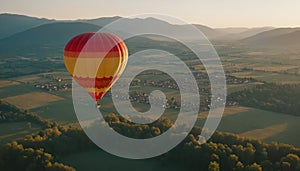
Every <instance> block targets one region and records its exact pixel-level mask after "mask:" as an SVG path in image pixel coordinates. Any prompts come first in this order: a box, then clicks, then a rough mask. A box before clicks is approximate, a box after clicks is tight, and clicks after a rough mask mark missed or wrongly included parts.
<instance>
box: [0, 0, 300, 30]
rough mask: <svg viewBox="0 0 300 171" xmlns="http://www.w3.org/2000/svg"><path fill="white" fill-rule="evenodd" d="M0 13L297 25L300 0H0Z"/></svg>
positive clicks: (225, 24)
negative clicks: (167, 17)
mask: <svg viewBox="0 0 300 171" xmlns="http://www.w3.org/2000/svg"><path fill="white" fill-rule="evenodd" d="M0 13H16V14H24V15H29V16H34V17H40V18H50V19H63V20H65V19H91V18H99V17H104V16H123V17H128V16H132V15H138V14H145V13H148V14H149V13H155V14H164V15H170V16H173V17H176V18H179V19H181V20H183V21H185V22H187V23H193V24H203V25H207V26H210V27H213V28H222V27H262V26H273V27H299V26H300V0H106V1H104V0H21V1H20V0H0Z"/></svg>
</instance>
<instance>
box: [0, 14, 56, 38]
mask: <svg viewBox="0 0 300 171" xmlns="http://www.w3.org/2000/svg"><path fill="white" fill-rule="evenodd" d="M54 21H55V20H49V19H45V18H36V17H28V16H24V15H17V14H6V13H4V14H0V23H1V27H0V39H2V38H5V37H8V36H11V35H13V34H15V33H19V32H22V31H25V30H28V29H30V28H33V27H37V26H40V25H42V24H46V23H51V22H54Z"/></svg>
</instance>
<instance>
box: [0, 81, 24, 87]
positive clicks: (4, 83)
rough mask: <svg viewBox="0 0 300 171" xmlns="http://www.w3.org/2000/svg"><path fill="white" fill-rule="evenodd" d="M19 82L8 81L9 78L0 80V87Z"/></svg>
mask: <svg viewBox="0 0 300 171" xmlns="http://www.w3.org/2000/svg"><path fill="white" fill-rule="evenodd" d="M17 84H19V82H16V81H10V80H0V88H3V87H6V86H10V85H17Z"/></svg>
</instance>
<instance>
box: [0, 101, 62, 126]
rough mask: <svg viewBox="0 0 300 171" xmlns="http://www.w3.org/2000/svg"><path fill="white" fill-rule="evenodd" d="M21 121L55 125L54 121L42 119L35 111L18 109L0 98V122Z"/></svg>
mask: <svg viewBox="0 0 300 171" xmlns="http://www.w3.org/2000/svg"><path fill="white" fill-rule="evenodd" d="M21 121H26V122H32V123H37V124H39V125H41V126H42V127H43V128H50V127H53V126H56V125H57V124H56V123H55V122H50V121H49V120H44V119H42V118H41V117H39V116H38V115H36V114H35V113H31V112H29V111H26V110H20V109H18V108H17V107H15V106H13V105H11V104H8V103H6V102H4V101H1V100H0V123H7V122H21Z"/></svg>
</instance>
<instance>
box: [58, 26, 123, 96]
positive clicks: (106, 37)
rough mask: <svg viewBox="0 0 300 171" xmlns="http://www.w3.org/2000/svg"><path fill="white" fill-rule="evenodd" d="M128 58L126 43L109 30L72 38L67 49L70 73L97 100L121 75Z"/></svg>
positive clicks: (65, 60)
mask: <svg viewBox="0 0 300 171" xmlns="http://www.w3.org/2000/svg"><path fill="white" fill-rule="evenodd" d="M127 60H128V50H127V47H126V45H125V43H124V42H123V41H122V40H121V39H120V38H119V37H117V36H116V35H113V34H110V33H101V32H96V33H95V32H91V33H84V34H80V35H78V36H75V37H74V38H72V39H71V40H70V41H69V42H68V43H67V45H66V46H65V50H64V63H65V66H66V68H67V70H68V72H69V73H70V74H71V76H72V77H73V79H74V80H75V81H76V82H77V83H78V84H79V85H80V86H81V87H83V88H84V89H85V90H86V91H87V92H88V93H89V94H90V96H91V97H92V98H93V99H94V100H95V101H96V102H97V101H98V100H100V99H101V98H102V97H103V96H104V95H105V93H106V92H107V91H108V90H109V89H110V88H111V87H112V85H113V84H114V83H115V81H116V80H117V79H118V78H119V77H120V76H121V74H122V73H123V71H124V69H125V66H126V64H127ZM75 66H76V67H75Z"/></svg>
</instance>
